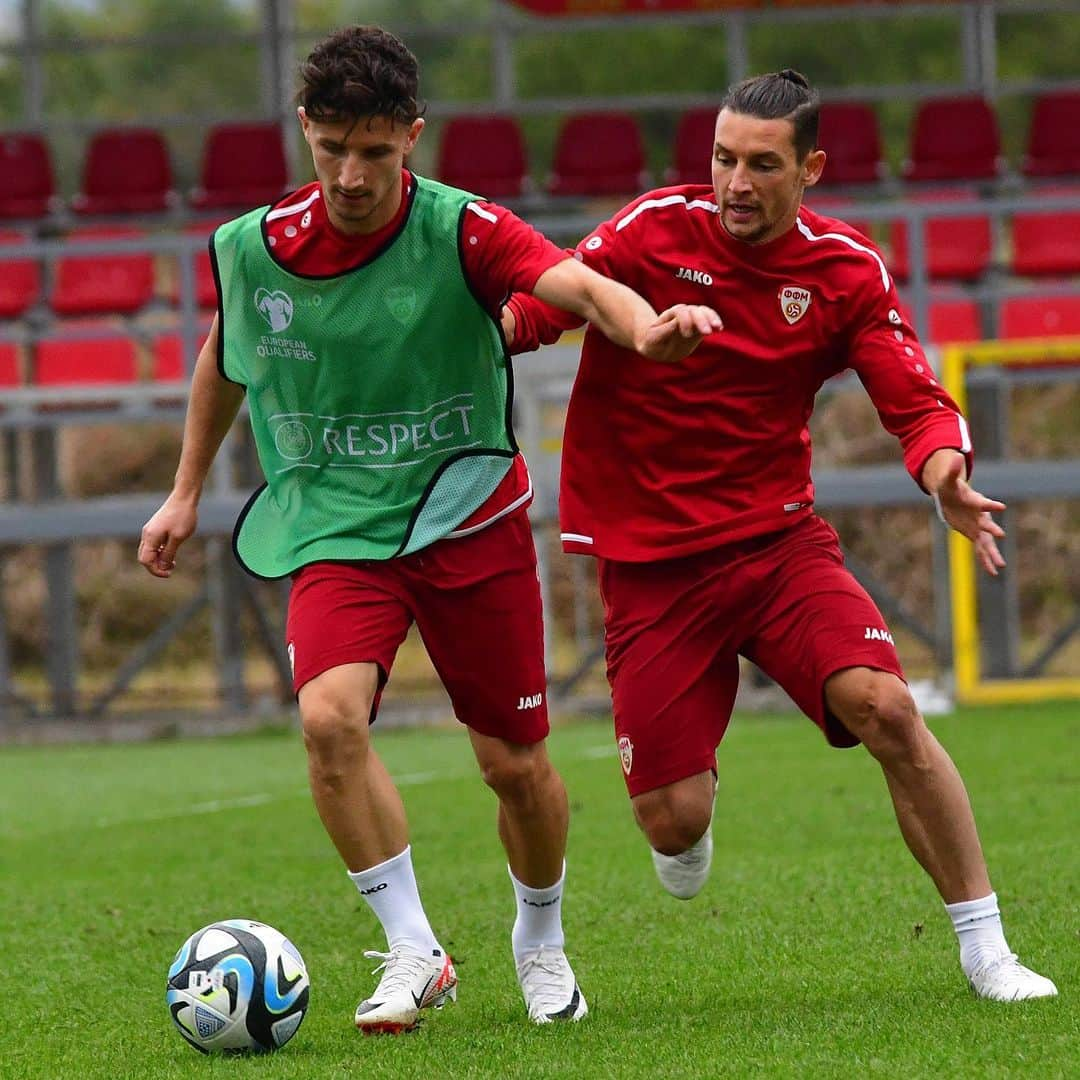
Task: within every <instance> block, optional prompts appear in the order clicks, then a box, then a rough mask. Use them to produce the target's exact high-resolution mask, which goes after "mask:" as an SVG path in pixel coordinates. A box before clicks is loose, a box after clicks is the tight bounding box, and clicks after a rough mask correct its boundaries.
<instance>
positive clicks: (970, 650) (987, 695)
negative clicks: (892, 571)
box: [940, 338, 1080, 704]
mask: <svg viewBox="0 0 1080 1080" xmlns="http://www.w3.org/2000/svg"><path fill="white" fill-rule="evenodd" d="M1051 364H1052V365H1057V364H1066V365H1076V364H1080V338H1032V339H1024V340H1017V341H981V342H976V343H972V344H964V345H948V346H945V347H943V348H942V349H941V365H940V369H941V381H942V384H943V385H944V386H945V388H946V389H947V390H948V391H949V393H950V394H951V395H952V396H953V399H954V400H955V401H956V403H957V405H959V406H960V409H961V411H963V412H964V413H965V414H966V412H967V391H966V385H965V376H966V374H967V371H968V369H969V368H972V367H986V366H1000V367H1022V366H1040V367H1042V366H1046V365H1051ZM1078 377H1080V376H1078ZM948 544H949V590H950V599H951V608H952V646H953V673H954V678H955V682H956V686H955V693H956V700H957V701H958V702H961V703H964V704H1012V703H1016V702H1029V701H1048V700H1053V699H1055V698H1057V699H1060V698H1075V697H1080V678H1073V677H1062V678H1052V677H1047V678H1016V679H984V678H982V675H981V671H980V659H979V619H978V605H977V602H976V590H975V575H976V566H975V555H974V549H973V548H972V545H971V543H970V542H969V541H968V540H967V539H966V538H965V537H963V536H961V535H960V534H959V533H957V532H954V531H953V530H951V529H950V530H949V538H948Z"/></svg>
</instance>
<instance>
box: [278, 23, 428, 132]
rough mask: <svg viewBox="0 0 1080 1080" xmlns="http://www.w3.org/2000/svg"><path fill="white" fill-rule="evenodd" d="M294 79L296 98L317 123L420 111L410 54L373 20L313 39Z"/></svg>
mask: <svg viewBox="0 0 1080 1080" xmlns="http://www.w3.org/2000/svg"><path fill="white" fill-rule="evenodd" d="M300 79H301V83H302V85H301V87H300V91H299V93H298V94H297V95H296V98H297V101H298V102H299V104H301V105H303V107H304V109H305V111H306V112H307V114H308V116H309V117H311V119H312V120H315V121H316V122H319V123H333V122H334V121H338V120H356V119H359V118H360V117H362V116H387V117H389V118H390V119H392V120H394V121H396V122H398V123H402V124H411V123H412V122H413V121H414V120H415V119H416V118H417V117H418V116H420V115H421V113H422V112H423V111H424V110H423V106H422V105H421V103H420V101H419V99H418V97H417V92H418V88H419V66H418V65H417V63H416V57H415V56H413V54H412V53H411V52H409V50H408V49H407V48H406V47H405V45H404V43H403V42H402V41H400V40H399V39H398V38H396V37H394V35H393V34H391V33H389V32H387V31H386V30H383V29H381V28H380V27H378V26H347V27H345V28H344V29H342V30H338V31H336V32H335V33H333V34H331V35H330V36H329V37H328V38H326V39H325V40H324V41H321V42H319V44H318V45H316V46H315V48H314V49H312V51H311V54H310V55H309V56H308V58H307V59H306V60H305V61H304V62H303V64H301V65H300Z"/></svg>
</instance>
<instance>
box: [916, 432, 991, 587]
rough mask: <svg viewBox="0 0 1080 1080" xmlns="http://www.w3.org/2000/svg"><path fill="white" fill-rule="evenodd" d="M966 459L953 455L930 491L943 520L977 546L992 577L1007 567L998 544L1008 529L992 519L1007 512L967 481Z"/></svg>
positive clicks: (982, 563) (980, 558)
mask: <svg viewBox="0 0 1080 1080" xmlns="http://www.w3.org/2000/svg"><path fill="white" fill-rule="evenodd" d="M964 473H965V465H964V458H963V456H962V455H961V454H958V453H956V454H953V455H952V457H951V458H950V459H949V460H948V462H947V463H946V464H945V467H944V469H943V470H942V472H941V475H940V476H939V477H938V478H937V479H936V481H935V482H933V483H931V484H928V485H927V488H928V490H929V491H930V493H931V495H932V496H933V497H934V501H935V503H936V504H937V506H938V510H939V513H940V514H941V518H942V520H943V521H944V522H945V524H946V525H948V526H949V527H950V528H953V529H955V530H956V531H957V532H958V533H963V534H964V536H966V537H967V538H968V539H969V540H970V541H971V542H972V544H974V545H975V557H976V559H978V562H979V565H980V566H981V567H982V568H983V569H984V570H985V571H986V572H987V573H988V574H990V575H992V576H993V577H997V572H998V570H999V568H1001V567H1003V566H1004V565H1005V559H1004V557H1003V556H1002V554H1001V552H1000V551H999V550H998V546H997V541H998V540H999V539H1001V537H1003V536H1004V535H1005V530H1004V529H1003V528H1002V527H1001V526H1000V525H999V524H998V523H997V522H996V521H995V520H994V519H993V517H992V516H991V512H992V511H994V510H1004V509H1005V504H1004V503H1003V502H998V501H997V500H996V499H990V498H987V497H986V496H985V495H983V494H981V493H980V492H978V491H976V490H975V489H974V488H973V487H972V486H971V485H970V484H969V483H968V482H967V479H966V478H965V475H964Z"/></svg>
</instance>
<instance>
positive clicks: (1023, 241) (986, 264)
mask: <svg viewBox="0 0 1080 1080" xmlns="http://www.w3.org/2000/svg"><path fill="white" fill-rule="evenodd" d="M1039 193H1040V195H1042V196H1044V197H1061V198H1070V199H1074V200H1077V199H1080V185H1076V186H1065V185H1055V186H1047V187H1044V188H1040V189H1039ZM806 202H807V205H808V206H809V207H810V208H811V209H814V210H817V211H818V212H820V213H823V214H825V215H827V216H829V217H836V218H840V219H841V220H842V221H847V222H848V223H849V224H850V225H852V226H853V227H854V228H856V229H858V230H859V231H860V232H862V233H864V234H865V235H867V236H873V235H874V233H875V231H876V230H874V228H873V227H872V226H871V225H870V224H869V223H868V222H865V221H859V220H858V206H857V204H856V203H855V202H854V201H853V200H851V199H842V198H838V197H836V196H829V195H828V194H825V195H822V194H819V193H818V192H817V191H815V190H813V189H812V190H811V191H810V192H808V196H807V200H806ZM905 202H908V203H914V204H917V205H919V206H921V207H924V208H931V207H932V208H934V210H935V212H934V213H933V214H930V215H928V216H927V218H926V224H925V227H924V229H923V245H924V257H925V259H926V267H927V274H928V276H929V277H930V278H931V279H932V280H935V281H975V280H977V279H978V278H980V277H982V276H983V275H984V274H985V273H986V272H987V270H989V269H990V268H991V266H992V265H993V264H994V256H995V243H994V231H993V226H992V223H991V220H990V217H989V215H987V214H969V215H966V216H955V215H954V216H950V214H949V209H950V207H953V208H956V209H959V210H962V209H965V208H966V209H969V210H970V209H973V208H976V207H977V206H978V205H979V196H978V192H976V191H975V190H974V189H965V188H933V187H931V188H927V189H924V190H922V191H914V192H908V193H907V194H906V196H905ZM879 239H881V241H882V243H883V247H884V249H885V251H886V254H887V257H888V263H889V270H890V271H891V272H892V274H893V275H894V276H895V277H896V278H898V279H899V280H900V281H906V280H907V279H908V277H909V276H910V273H911V259H910V242H909V239H908V226H907V222H906V221H900V220H898V221H893V222H890V223H889V224H888V226H887V227H886V229H885V235H884V236H882V237H880V238H879ZM1004 268H1005V269H1007V270H1008V271H1009V272H1010V273H1012V274H1016V275H1018V276H1020V277H1055V276H1068V275H1071V274H1078V273H1080V208H1078V209H1075V210H1025V211H1021V212H1018V213H1016V214H1013V215H1012V217H1011V219H1010V221H1009V224H1008V254H1007V256H1006V258H1005V267H1004Z"/></svg>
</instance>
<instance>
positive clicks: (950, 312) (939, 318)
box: [901, 291, 984, 345]
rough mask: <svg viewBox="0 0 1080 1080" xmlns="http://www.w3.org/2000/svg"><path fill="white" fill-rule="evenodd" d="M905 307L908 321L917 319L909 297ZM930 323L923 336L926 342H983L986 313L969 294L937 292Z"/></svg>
mask: <svg viewBox="0 0 1080 1080" xmlns="http://www.w3.org/2000/svg"><path fill="white" fill-rule="evenodd" d="M901 309H902V310H903V312H904V314H905V316H906V317H907V319H908V321H909V322H910V323H912V324H914V322H915V313H914V311H913V310H912V307H911V304H910V303H908V301H907V298H905V297H902V298H901ZM927 320H928V322H929V324H930V325H929V326H928V327H927V332H926V334H925V335H924V337H923V341H924V343H926V344H932V345H948V344H953V343H956V342H961V341H981V340H982V338H983V336H984V335H983V328H982V314H981V313H980V311H979V305H978V304H977V303H976V302H975V301H974V300H972V299H971V297H969V296H964V295H962V294H959V293H957V292H952V291H950V292H945V293H944V294H941V293H937V292H936V291H935V293H934V294H932V295H931V297H930V307H929V310H928V311H927Z"/></svg>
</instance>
